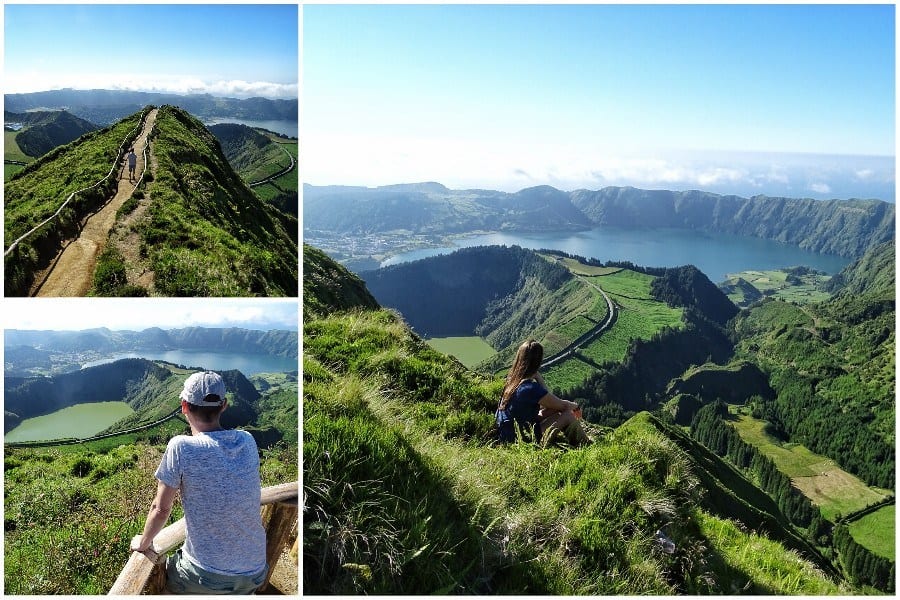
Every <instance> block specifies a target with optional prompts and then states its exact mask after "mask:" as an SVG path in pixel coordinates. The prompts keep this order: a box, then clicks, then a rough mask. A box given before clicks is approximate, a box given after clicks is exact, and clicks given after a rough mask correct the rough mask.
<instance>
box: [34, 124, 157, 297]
mask: <svg viewBox="0 0 900 600" xmlns="http://www.w3.org/2000/svg"><path fill="white" fill-rule="evenodd" d="M156 113H157V109H153V110H152V111H150V113H149V114H148V115H147V119H146V120H145V121H144V128H143V130H142V131H141V133H140V135H139V136H138V137H137V139H136V140H135V141H134V144H133V147H134V152H135V154H137V166H136V167H135V180H134V181H129V180H128V169H127V168H126V167H125V166H124V165H123V166H122V167H121V169H120V170H119V183H118V187H117V189H116V194H115V195H114V196H113V197H112V199H111V200H110V201H109V202H107V203H106V204H105V205H104V206H103V208H101V209H100V210H99V211H97V212H96V213H94V214H93V215H91V216H90V217H88V219H87V221H86V222H85V224H84V227H82V229H81V232H80V234H79V236H78V237H77V238H76V239H73V240H69V241H68V242H66V244H65V245H64V246H63V249H62V250H61V251H60V253H59V254H58V255H57V256H56V258H55V259H54V260H53V262H52V263H51V264H50V266H49V267H47V269H45V270H43V271H41V272H40V273H39V274H38V275H37V277H36V278H35V283H34V285H33V286H32V288H31V293H30V294H29V295H31V296H84V295H86V294H87V291H88V290H89V289H90V287H91V280H92V279H93V276H94V267H95V265H96V264H97V256H98V255H99V254H100V252H101V251H102V250H103V248H104V246H105V245H106V240H107V238H108V236H109V231H110V229H112V226H113V225H114V224H115V222H116V211H118V210H119V208H120V207H121V206H122V204H124V203H125V201H126V200H128V199H129V198H131V195H132V194H133V193H134V188H135V185H136V184H137V181H138V180H139V179H140V176H141V175H140V174H141V173H143V172H144V169H145V168H146V165H144V148H145V147H146V146H147V136H148V135H149V134H150V130H151V129H152V128H153V124H154V123H155V122H156ZM148 155H149V150H148Z"/></svg>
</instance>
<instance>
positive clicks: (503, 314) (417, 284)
mask: <svg viewBox="0 0 900 600" xmlns="http://www.w3.org/2000/svg"><path fill="white" fill-rule="evenodd" d="M362 276H363V278H364V279H365V280H366V285H367V287H368V288H369V289H370V290H371V291H372V293H373V294H374V296H375V298H377V299H378V301H379V303H380V304H382V305H383V306H390V307H392V308H396V309H397V310H399V311H400V312H401V313H402V314H403V316H404V318H405V319H406V320H407V321H408V322H409V323H410V324H411V325H412V327H413V329H415V330H416V331H417V332H419V333H420V334H421V335H424V336H448V335H472V334H473V333H474V332H475V331H476V330H478V331H479V334H480V335H484V336H485V337H489V336H490V334H491V333H493V332H494V331H495V330H497V329H500V328H503V329H504V332H503V333H501V334H499V338H498V339H497V340H496V341H495V343H496V344H497V347H504V346H507V345H509V344H510V343H512V342H513V341H516V340H517V339H518V338H519V337H521V332H522V329H523V327H525V324H524V323H519V324H518V325H515V324H513V325H511V326H510V325H507V324H509V323H511V321H512V320H513V315H512V314H511V313H510V311H511V310H512V311H514V312H517V313H518V314H519V315H520V316H521V317H522V318H523V319H526V320H528V319H529V318H530V322H531V324H532V325H534V324H537V323H540V322H543V321H544V320H546V319H545V317H546V316H547V315H546V314H544V313H546V312H547V311H548V310H551V309H552V306H551V305H552V301H550V300H548V301H547V302H543V303H542V307H543V308H542V309H536V311H537V314H532V315H530V316H529V315H526V314H524V311H518V310H516V309H517V308H518V307H519V306H520V305H521V302H520V301H521V300H522V298H518V300H519V301H517V300H516V296H517V294H519V292H520V290H522V289H528V292H529V293H530V294H532V296H533V297H534V298H535V301H537V299H541V300H547V298H546V296H547V295H549V294H551V293H552V292H555V291H557V290H558V289H559V288H560V287H561V286H563V285H564V284H565V283H566V282H567V281H569V280H571V279H572V275H571V274H570V273H569V272H568V271H567V270H566V269H565V268H563V267H560V266H559V265H556V264H553V263H551V262H548V261H547V260H545V259H543V258H541V257H540V256H538V255H537V254H536V253H534V252H532V251H530V250H524V249H522V248H519V247H518V246H514V247H512V248H505V247H499V246H487V247H479V248H464V249H461V250H457V251H456V252H454V253H452V254H449V255H445V256H437V257H433V258H429V259H423V260H419V261H414V262H411V263H404V264H401V265H393V266H390V267H385V268H383V269H379V270H377V271H370V272H365V273H363V274H362ZM534 286H537V288H538V289H532V288H533V287H534ZM529 305H530V306H532V307H533V303H529ZM497 312H499V313H500V315H499V316H497V317H496V318H493V315H492V313H497Z"/></svg>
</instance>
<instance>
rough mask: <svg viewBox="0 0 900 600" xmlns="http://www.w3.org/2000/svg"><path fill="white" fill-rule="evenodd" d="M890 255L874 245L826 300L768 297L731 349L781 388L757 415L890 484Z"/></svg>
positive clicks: (739, 326) (743, 321)
mask: <svg viewBox="0 0 900 600" xmlns="http://www.w3.org/2000/svg"><path fill="white" fill-rule="evenodd" d="M893 256H894V245H893V243H889V244H882V245H880V246H878V247H876V248H874V249H873V250H872V251H871V252H870V253H869V254H867V255H866V256H865V257H863V258H862V259H860V260H859V261H857V262H856V263H854V264H852V265H851V266H849V267H848V268H847V269H846V270H845V271H844V272H842V273H841V274H840V275H839V278H840V280H841V281H844V282H846V285H847V287H846V288H844V290H843V291H842V292H839V293H838V294H837V295H836V296H835V297H834V298H833V299H831V300H829V301H827V302H824V303H821V304H818V305H808V306H797V305H793V304H789V303H786V302H780V301H772V300H770V301H765V302H763V303H761V304H759V305H756V306H754V307H752V308H751V309H750V310H747V311H744V312H742V313H741V315H740V316H739V317H738V318H737V319H736V320H735V324H734V330H735V334H736V335H737V338H738V344H737V348H738V354H739V355H740V356H743V357H746V358H747V359H748V360H751V361H753V362H755V363H756V364H758V365H759V366H760V367H762V368H763V369H764V370H765V371H766V372H767V373H768V374H769V376H770V380H771V384H772V387H773V388H774V389H775V390H776V391H777V394H778V395H777V398H776V399H772V400H767V401H760V402H758V403H757V404H756V406H755V414H757V415H759V416H761V417H762V418H764V419H766V420H767V421H769V422H770V423H772V425H773V427H775V428H776V429H777V430H780V431H781V432H783V434H784V435H786V436H789V437H790V439H791V440H792V441H797V442H802V443H803V444H804V445H806V446H807V447H809V448H810V449H812V450H814V451H816V452H819V453H822V454H825V455H827V456H829V457H831V458H833V459H835V460H836V461H837V462H838V463H839V464H840V465H841V466H843V467H844V468H845V469H848V470H849V471H851V472H853V473H854V474H856V475H858V476H859V477H861V478H862V479H863V480H865V481H866V482H867V483H869V484H870V485H877V486H879V487H883V488H891V489H892V488H893V487H894V484H895V480H894V465H895V444H896V437H895V430H894V427H895V417H894V415H895V406H894V399H895V389H896V388H895V385H896V384H895V373H896V371H895V353H894V348H895V337H896V334H895V325H894V324H895V299H894V294H895V292H894V270H893ZM885 267H889V268H885ZM836 279H837V278H836Z"/></svg>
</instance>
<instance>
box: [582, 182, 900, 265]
mask: <svg viewBox="0 0 900 600" xmlns="http://www.w3.org/2000/svg"><path fill="white" fill-rule="evenodd" d="M571 198H572V203H573V204H574V205H575V206H576V207H578V208H579V209H580V210H581V211H582V212H583V213H584V214H585V215H587V217H588V218H589V219H590V220H591V222H592V223H594V224H597V225H612V226H616V227H678V228H686V229H696V230H700V231H710V232H717V233H729V234H733V235H745V236H752V237H759V238H764V239H770V240H776V241H779V242H785V243H787V244H793V245H796V246H799V247H801V248H805V249H807V250H812V251H813V252H823V253H829V254H839V255H841V256H848V257H859V256H862V254H863V253H864V252H865V250H866V248H868V247H870V246H873V245H876V244H879V243H881V242H884V241H887V240H890V239H893V236H894V214H895V208H894V205H893V204H889V203H887V202H883V201H879V200H811V199H798V198H772V197H767V196H754V197H753V198H749V199H746V198H740V197H738V196H721V195H719V194H712V193H708V192H700V191H689V192H672V191H667V190H640V189H636V188H630V187H624V188H622V187H607V188H603V189H602V190H598V191H594V192H592V191H588V190H578V191H575V192H572V193H571Z"/></svg>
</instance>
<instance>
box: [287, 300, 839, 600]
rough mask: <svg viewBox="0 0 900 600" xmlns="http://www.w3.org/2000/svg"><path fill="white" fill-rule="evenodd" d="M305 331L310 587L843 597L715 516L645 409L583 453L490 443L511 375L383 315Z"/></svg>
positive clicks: (336, 319) (337, 320)
mask: <svg viewBox="0 0 900 600" xmlns="http://www.w3.org/2000/svg"><path fill="white" fill-rule="evenodd" d="M304 332H305V333H304V348H305V350H304V351H305V353H306V355H305V358H304V380H305V385H304V450H303V452H304V492H305V494H306V495H307V498H308V501H307V506H308V507H309V508H308V514H309V515H310V516H309V518H308V519H307V520H306V521H305V522H304V536H303V537H304V589H305V590H306V592H307V593H313V594H315V593H405V594H422V593H429V592H439V593H450V592H470V593H472V592H474V593H543V594H640V593H652V594H671V593H677V592H681V593H733V592H737V591H741V590H752V591H755V592H762V593H774V594H777V593H788V594H794V593H803V594H823V593H841V592H842V591H846V590H844V589H843V588H839V587H838V586H836V585H835V584H833V583H832V582H830V581H828V580H827V579H826V578H824V577H823V576H822V574H821V573H820V572H818V571H817V570H816V569H814V568H812V567H811V566H810V564H809V563H807V562H805V561H803V560H800V559H799V558H798V557H797V555H796V554H794V553H792V552H788V551H785V549H784V547H783V546H781V545H780V544H778V543H775V542H771V541H768V540H765V539H761V538H759V537H758V536H757V535H755V534H748V533H746V532H744V531H742V530H741V529H739V528H737V527H735V526H734V525H732V524H730V523H728V522H726V521H724V520H722V519H721V518H719V517H715V516H712V515H711V514H710V513H709V512H708V511H707V509H705V508H703V505H701V503H700V500H699V495H698V494H699V487H698V480H697V479H696V477H695V475H694V474H693V473H692V471H693V470H694V469H693V468H692V466H691V461H690V459H689V458H688V456H687V455H686V454H685V453H684V452H683V451H681V450H679V449H678V447H677V445H676V444H675V443H673V442H672V441H671V440H670V439H669V438H668V437H667V436H666V435H663V434H662V433H661V432H660V431H659V430H657V428H656V427H657V426H656V425H654V423H658V422H656V421H655V420H653V419H651V418H650V417H649V416H648V415H642V416H640V418H636V419H633V420H632V421H630V422H629V423H628V424H626V425H625V426H623V427H621V428H620V429H618V430H616V431H615V432H611V433H609V434H608V435H606V436H605V437H603V439H602V440H600V441H598V442H597V443H595V444H593V445H591V446H588V447H586V448H584V449H579V450H568V451H566V450H561V449H553V448H550V449H544V450H541V449H535V448H533V447H531V446H528V445H513V446H509V447H505V448H490V447H487V446H485V444H484V441H485V440H486V439H488V438H489V437H490V432H491V427H492V418H491V411H492V409H493V407H494V403H495V401H496V396H497V393H498V392H499V389H500V381H499V380H494V381H491V380H485V379H479V378H476V377H474V376H472V375H471V374H469V373H467V372H466V371H465V370H463V369H462V368H461V367H460V366H459V365H457V364H455V363H453V362H451V361H449V360H448V359H446V358H445V357H443V356H441V355H439V354H437V353H435V352H434V351H433V350H430V349H428V348H427V347H426V346H425V345H424V343H422V342H421V341H420V340H418V339H417V338H415V337H414V336H413V335H412V334H411V333H410V332H409V330H408V329H406V327H405V326H403V325H402V324H401V323H399V322H398V321H397V320H396V318H395V317H394V316H392V315H391V314H390V313H387V312H383V311H380V312H364V313H351V314H344V315H335V316H331V317H327V318H324V319H315V320H307V321H306V322H305V326H304ZM384 390H391V391H390V392H385V391H384ZM667 524H668V525H667ZM662 526H665V527H666V530H667V533H668V535H670V537H672V538H673V539H674V540H675V542H676V545H677V547H678V551H677V552H676V553H675V554H674V555H671V556H669V555H665V554H663V553H662V552H660V551H659V549H658V547H657V546H656V545H655V543H654V542H653V541H652V537H653V533H654V531H655V530H656V529H657V528H658V527H662Z"/></svg>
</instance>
